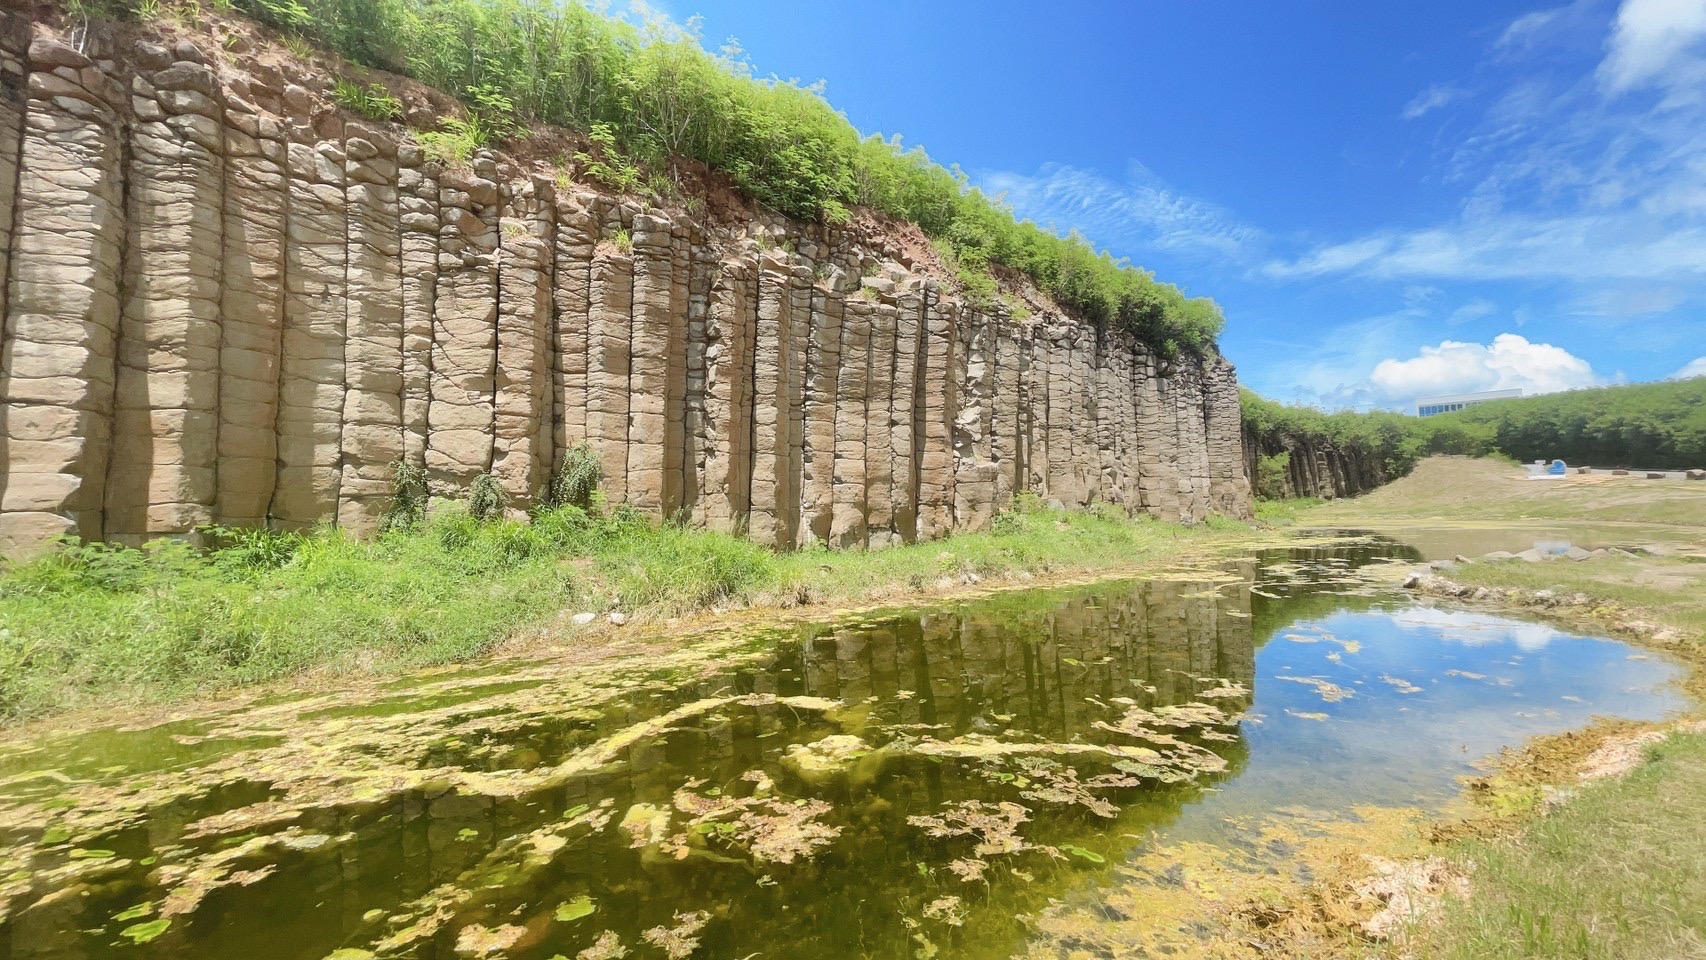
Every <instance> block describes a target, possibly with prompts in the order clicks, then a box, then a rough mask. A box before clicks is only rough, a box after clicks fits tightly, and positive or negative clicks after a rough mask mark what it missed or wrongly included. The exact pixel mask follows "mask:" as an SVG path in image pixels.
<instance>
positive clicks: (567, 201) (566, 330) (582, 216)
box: [552, 183, 597, 466]
mask: <svg viewBox="0 0 1706 960" xmlns="http://www.w3.org/2000/svg"><path fill="white" fill-rule="evenodd" d="M568 186H569V185H568V184H566V183H559V184H558V190H557V233H556V238H555V239H556V250H555V256H556V260H557V263H556V270H555V277H556V282H555V284H554V286H553V288H552V297H553V299H554V302H555V310H556V316H557V326H556V336H557V343H556V346H555V348H554V355H555V360H554V363H553V364H552V368H553V376H554V378H555V381H554V382H555V385H556V390H557V396H556V400H555V403H554V407H555V413H554V420H555V423H556V439H555V441H554V442H555V446H556V448H557V450H556V457H555V462H554V464H553V466H561V465H562V458H563V454H564V452H565V451H567V450H568V449H569V448H570V447H573V446H574V445H575V444H578V443H583V442H587V441H589V440H590V439H591V438H592V434H591V433H590V431H589V427H588V422H587V411H588V399H587V390H588V381H587V353H588V349H589V348H588V339H587V336H588V331H589V330H590V328H591V324H590V318H589V315H588V306H589V304H590V302H591V300H590V298H591V287H592V272H591V271H592V256H593V246H594V244H595V242H596V240H597V237H596V227H595V221H594V219H593V214H592V210H591V207H592V202H591V197H590V196H587V197H584V198H583V197H580V196H575V195H573V194H571V193H570V191H569V190H568V189H567V187H568Z"/></svg>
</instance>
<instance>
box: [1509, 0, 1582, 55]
mask: <svg viewBox="0 0 1706 960" xmlns="http://www.w3.org/2000/svg"><path fill="white" fill-rule="evenodd" d="M1564 10H1565V8H1563V7H1554V8H1552V9H1549V10H1535V11H1532V12H1530V13H1525V14H1523V15H1522V16H1520V17H1517V18H1516V19H1515V20H1512V21H1511V22H1510V23H1508V24H1506V25H1505V28H1504V29H1503V30H1501V31H1500V32H1499V38H1498V39H1497V40H1495V41H1493V49H1495V50H1497V51H1501V52H1512V51H1515V52H1526V51H1527V50H1528V49H1529V48H1530V47H1532V46H1533V44H1534V43H1535V42H1537V41H1538V40H1539V39H1541V38H1542V37H1543V36H1544V35H1545V34H1546V32H1547V30H1548V29H1549V28H1550V27H1551V26H1552V25H1553V24H1555V23H1557V22H1558V20H1559V18H1560V17H1561V16H1562V15H1563V13H1564Z"/></svg>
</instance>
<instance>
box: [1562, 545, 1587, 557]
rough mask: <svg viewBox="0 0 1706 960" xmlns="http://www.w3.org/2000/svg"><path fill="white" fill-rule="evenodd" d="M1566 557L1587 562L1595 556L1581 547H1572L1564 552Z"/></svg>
mask: <svg viewBox="0 0 1706 960" xmlns="http://www.w3.org/2000/svg"><path fill="white" fill-rule="evenodd" d="M1564 556H1566V557H1568V558H1569V559H1571V560H1586V559H1587V558H1589V557H1591V556H1593V554H1592V553H1591V552H1589V551H1587V550H1583V549H1582V548H1581V547H1571V548H1570V549H1568V550H1565V551H1564Z"/></svg>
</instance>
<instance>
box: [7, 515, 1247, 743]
mask: <svg viewBox="0 0 1706 960" xmlns="http://www.w3.org/2000/svg"><path fill="white" fill-rule="evenodd" d="M1240 533H1242V534H1245V535H1247V534H1248V533H1249V530H1248V528H1246V527H1244V526H1242V525H1239V524H1234V523H1231V522H1229V521H1215V522H1212V523H1209V524H1201V525H1198V526H1196V527H1193V528H1186V527H1182V526H1177V525H1171V524H1164V523H1160V522H1157V521H1153V520H1149V519H1147V518H1144V519H1135V520H1134V519H1128V518H1126V517H1125V516H1124V515H1123V514H1121V513H1119V512H1118V511H1114V510H1106V509H1104V510H1090V511H1079V512H1056V511H1050V510H1046V509H1043V508H1041V507H1039V506H1038V505H1037V504H1036V502H1035V500H1034V498H1021V500H1020V503H1019V504H1018V508H1017V509H1015V510H1014V511H1012V512H1010V513H1008V514H1005V515H1003V516H1002V517H1000V518H999V519H998V520H997V522H996V523H995V525H994V529H992V530H991V531H989V532H987V533H974V534H961V535H958V536H954V537H949V538H946V539H943V540H938V541H932V542H929V543H922V544H915V545H911V546H904V547H896V548H892V549H887V550H875V551H870V552H866V551H835V552H831V551H827V550H822V549H814V550H803V551H799V552H796V553H791V554H777V553H774V552H772V551H769V550H766V549H764V548H762V547H759V546H756V545H754V544H752V543H750V542H748V541H745V540H742V539H739V538H736V537H732V536H728V535H725V534H718V533H712V532H710V531H705V530H690V529H685V528H682V527H679V526H673V525H667V524H666V525H661V526H660V525H657V524H654V523H653V522H651V521H649V520H647V519H646V518H644V517H642V516H641V515H639V514H637V513H634V512H632V511H628V510H623V509H620V508H618V509H616V510H614V511H608V512H604V511H598V510H595V511H592V512H588V511H585V510H582V509H581V508H579V507H575V506H562V507H557V508H554V509H549V510H545V511H542V512H541V513H540V514H539V515H538V516H537V517H535V518H534V520H533V521H532V522H531V523H524V522H519V521H514V520H497V519H491V520H479V519H476V518H475V517H472V516H470V515H469V514H468V512H467V511H466V510H465V509H461V508H457V509H453V510H450V511H447V512H444V513H441V514H439V515H437V516H435V517H433V518H432V519H431V520H428V521H426V522H424V523H417V524H414V525H412V526H403V527H401V528H399V529H392V530H389V531H387V532H385V533H383V534H381V535H380V536H378V537H377V538H375V539H373V540H370V541H357V540H355V539H353V538H351V537H349V536H347V535H345V534H343V533H340V532H338V531H336V530H322V531H317V532H314V533H311V534H306V535H295V534H269V533H264V532H258V531H241V530H215V531H213V536H214V538H215V541H216V544H217V546H216V547H214V548H212V549H208V550H197V549H194V548H192V547H190V546H188V545H186V544H183V543H180V542H177V541H169V540H162V541H156V542H153V543H150V544H149V545H148V546H146V547H145V548H143V549H140V550H138V549H130V548H124V547H113V546H107V545H103V544H89V545H66V546H64V547H63V548H62V549H60V550H58V551H57V552H54V553H51V554H48V555H46V556H43V557H40V558H37V559H35V560H33V561H31V562H28V563H25V564H22V565H20V566H18V567H16V568H14V569H12V570H10V571H8V572H7V573H6V574H5V575H4V576H0V722H5V721H16V720H22V719H30V718H37V717H42V716H47V715H51V714H54V713H58V712H63V711H66V710H74V709H79V708H84V707H89V706H93V705H96V704H114V703H120V702H132V703H136V702H170V701H172V700H175V699H179V698H182V697H184V696H187V695H189V694H192V693H197V692H207V691H211V690H217V689H219V688H222V687H229V686H235V685H240V684H249V683H256V682H262V681H267V680H275V679H279V678H284V677H290V676H293V675H300V674H303V673H307V672H317V673H325V674H349V673H380V674H383V673H395V672H398V671H402V670H407V669H409V668H412V667H419V666H426V665H433V664H443V663H452V662H457V661H464V660H468V659H472V658H475V657H478V656H479V655H481V654H483V653H485V652H487V651H490V650H491V649H492V648H493V647H495V646H496V645H497V644H499V643H501V642H502V641H504V640H505V639H506V638H508V637H510V636H512V635H514V634H515V633H517V632H518V631H521V630H523V629H524V628H529V627H534V628H538V627H549V626H550V625H553V624H558V623H560V620H559V614H561V613H564V612H575V611H583V610H584V611H592V612H598V613H602V612H606V611H612V610H621V611H623V612H624V613H625V614H627V615H628V616H629V617H630V618H633V619H634V620H636V621H645V620H658V619H662V618H666V617H672V616H677V615H681V614H690V613H695V612H698V611H701V610H705V609H707V608H711V607H719V606H743V605H790V606H791V605H798V604H800V603H802V602H805V603H823V604H869V603H873V602H886V601H889V600H894V601H896V602H904V601H906V600H908V599H912V598H916V597H917V596H918V595H919V594H920V593H922V592H932V591H934V592H939V591H941V590H942V589H944V588H948V587H961V586H963V585H966V584H969V583H974V582H977V581H978V580H980V579H984V578H1000V577H1009V576H1015V575H1019V574H1031V575H1035V574H1048V573H1070V572H1087V571H1099V572H1106V571H1109V570H1115V569H1122V568H1129V567H1131V566H1133V565H1136V564H1138V563H1140V562H1142V561H1144V560H1146V559H1155V558H1160V557H1165V556H1169V555H1171V554H1172V553H1174V552H1176V551H1177V549H1178V548H1179V547H1180V545H1182V544H1184V543H1187V542H1192V541H1202V540H1210V539H1215V538H1225V537H1228V536H1233V535H1237V534H1240ZM552 628H553V629H555V628H554V627H552ZM551 639H553V640H555V641H557V642H562V643H571V644H572V643H573V642H574V640H573V634H572V628H568V627H563V628H562V631H561V632H560V633H559V634H556V635H552V636H551Z"/></svg>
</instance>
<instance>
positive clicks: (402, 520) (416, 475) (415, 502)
mask: <svg viewBox="0 0 1706 960" xmlns="http://www.w3.org/2000/svg"><path fill="white" fill-rule="evenodd" d="M426 512H427V476H426V468H424V467H422V466H421V465H419V464H415V463H410V462H409V461H407V460H397V461H394V462H393V463H392V464H391V502H390V504H388V505H387V506H386V507H385V512H384V513H382V514H380V516H379V529H380V531H381V532H387V531H391V530H412V529H414V528H415V527H417V526H419V525H420V524H421V522H422V521H424V520H425V519H426Z"/></svg>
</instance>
